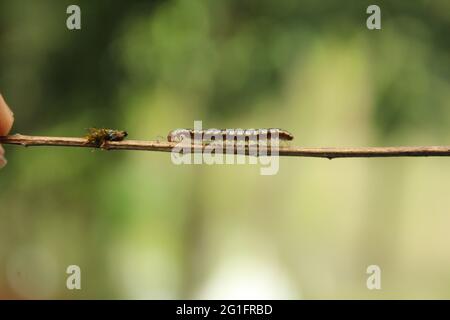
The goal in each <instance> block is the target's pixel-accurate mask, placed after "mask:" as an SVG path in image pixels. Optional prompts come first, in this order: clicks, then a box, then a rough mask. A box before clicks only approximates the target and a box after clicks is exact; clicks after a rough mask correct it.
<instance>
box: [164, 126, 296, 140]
mask: <svg viewBox="0 0 450 320" xmlns="http://www.w3.org/2000/svg"><path fill="white" fill-rule="evenodd" d="M217 137H221V138H222V141H224V142H234V141H244V142H251V141H254V142H258V141H261V140H267V141H270V140H271V139H278V140H281V141H290V140H293V139H294V136H293V135H292V134H291V133H289V132H288V131H286V130H283V129H278V128H270V129H207V130H193V129H175V130H172V131H170V132H169V134H168V135H167V141H169V142H181V141H183V139H186V138H190V139H191V141H193V142H194V143H196V142H211V141H214V140H217ZM197 140H200V141H197Z"/></svg>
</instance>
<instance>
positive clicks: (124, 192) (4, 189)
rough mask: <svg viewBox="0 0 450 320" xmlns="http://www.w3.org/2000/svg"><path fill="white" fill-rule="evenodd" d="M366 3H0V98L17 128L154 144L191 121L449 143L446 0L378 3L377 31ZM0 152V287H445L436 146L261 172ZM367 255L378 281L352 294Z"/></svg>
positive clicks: (444, 182) (317, 290) (186, 291)
mask: <svg viewBox="0 0 450 320" xmlns="http://www.w3.org/2000/svg"><path fill="white" fill-rule="evenodd" d="M69 4H78V5H79V6H80V7H81V11H82V30H80V31H69V30H68V29H67V28H66V24H65V23H66V18H67V14H66V8H67V6H68V5H69ZM370 4H372V2H370V1H359V2H354V1H330V0H327V1H312V0H303V1H294V0H287V1H273V0H258V1H256V0H246V1H238V0H229V1H207V0H198V1H197V0H196V1H187V0H178V1H162V0H161V1H148V0H146V1H144V0H142V1H138V0H132V1H126V2H120V1H114V2H112V1H106V0H100V1H95V2H94V1H87V0H84V1H66V0H64V1H56V0H42V1H34V2H31V1H25V0H17V1H2V2H1V3H0V48H1V50H0V91H1V93H2V94H3V95H4V96H5V98H6V99H7V101H8V103H9V104H10V106H11V107H12V108H13V110H14V112H15V116H16V122H15V125H14V129H13V131H14V132H20V133H26V134H36V135H69V136H70V135H72V136H81V135H84V128H86V127H90V126H98V127H101V126H104V127H114V128H117V129H124V130H127V131H128V132H129V133H130V138H132V139H135V138H136V139H156V138H157V137H158V136H165V135H166V134H167V132H168V131H169V130H171V129H173V128H177V127H192V125H193V121H194V120H203V123H204V125H205V126H207V127H219V128H221V127H222V128H226V127H228V128H230V127H241V128H248V127H281V128H285V129H287V130H289V131H291V132H293V133H294V135H295V136H296V139H295V140H294V144H298V145H305V146H306V145H307V146H332V145H333V146H348V145H360V146H365V145H393V144H399V145H419V144H448V143H449V137H450V129H449V128H450V126H449V124H450V102H449V101H450V94H449V92H450V90H449V82H450V79H449V77H450V57H449V53H450V50H449V42H448V33H449V30H450V14H449V12H450V3H449V2H448V1H445V0H436V1H425V0H423V1H418V0H417V1H378V2H377V4H378V5H379V6H380V7H381V11H382V30H378V31H370V30H368V29H367V28H366V19H367V17H368V15H367V14H366V8H367V7H368V6H369V5H370ZM6 149H7V156H8V159H9V164H8V166H7V167H6V169H4V170H2V171H0V190H1V193H0V205H1V207H0V298H11V297H21V298H60V297H63V298H198V297H201V298H223V297H226V298H236V297H250V298H258V297H259V298H264V297H268V298H345V297H349V298H390V297H405V298H415V297H430V298H433V297H434V298H436V297H437V298H448V296H449V294H450V287H449V286H448V284H447V282H446V281H445V280H446V279H448V278H450V274H449V273H448V269H449V268H450V256H449V254H448V252H449V251H448V243H449V241H450V238H449V235H448V232H447V231H446V230H445V226H446V225H448V223H449V222H450V212H449V210H448V206H447V205H446V203H447V197H448V190H450V188H449V187H450V185H449V181H450V179H449V178H450V171H449V170H448V160H447V159H445V158H444V159H432V158H430V159H371V160H369V159H348V160H340V161H332V162H329V161H321V160H318V159H301V158H298V159H282V160H281V163H280V172H279V174H278V175H276V176H271V177H263V176H260V175H259V168H258V167H256V166H252V165H241V166H207V165H203V166H175V165H173V164H172V163H171V161H170V156H169V155H167V154H158V153H145V152H122V153H120V152H117V153H116V152H100V151H95V152H91V151H90V150H84V149H79V150H78V149H63V148H61V149H59V148H31V149H21V148H17V147H8V146H7V147H6ZM70 264H77V265H80V267H81V269H82V288H83V289H82V290H81V291H79V292H72V291H68V290H66V289H65V279H66V276H67V275H66V274H65V268H66V267H67V266H68V265H70ZM370 264H378V265H380V266H381V267H382V270H383V290H382V291H381V292H372V291H368V290H367V289H366V287H365V280H366V274H365V270H366V267H367V266H368V265H370ZM411 279H414V282H412V281H411Z"/></svg>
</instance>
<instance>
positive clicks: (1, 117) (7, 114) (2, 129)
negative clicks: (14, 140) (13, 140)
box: [0, 94, 14, 136]
mask: <svg viewBox="0 0 450 320" xmlns="http://www.w3.org/2000/svg"><path fill="white" fill-rule="evenodd" d="M13 122H14V114H13V113H12V111H11V109H10V108H9V107H8V105H7V104H6V101H5V99H3V96H2V95H1V94H0V136H3V135H7V134H8V132H9V131H10V130H11V127H12V125H13Z"/></svg>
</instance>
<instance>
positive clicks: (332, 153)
mask: <svg viewBox="0 0 450 320" xmlns="http://www.w3.org/2000/svg"><path fill="white" fill-rule="evenodd" d="M0 143H1V144H13V145H22V146H25V147H31V146H62V147H85V148H101V149H106V150H146V151H162V152H171V151H172V149H173V148H174V147H175V146H176V145H177V143H175V142H167V141H143V140H124V141H117V142H116V141H108V142H107V143H106V144H105V145H103V146H101V147H100V146H98V145H95V144H92V143H88V142H87V140H86V139H85V138H69V137H39V136H25V135H21V134H15V135H10V136H0ZM204 147H205V146H201V145H193V146H192V149H191V150H190V152H193V151H197V152H198V151H201V150H203V148H204ZM246 151H247V152H248V150H246ZM278 153H279V155H280V156H293V157H318V158H328V159H333V158H375V157H448V156H450V146H426V147H361V148H303V147H291V146H280V147H279V148H278Z"/></svg>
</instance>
